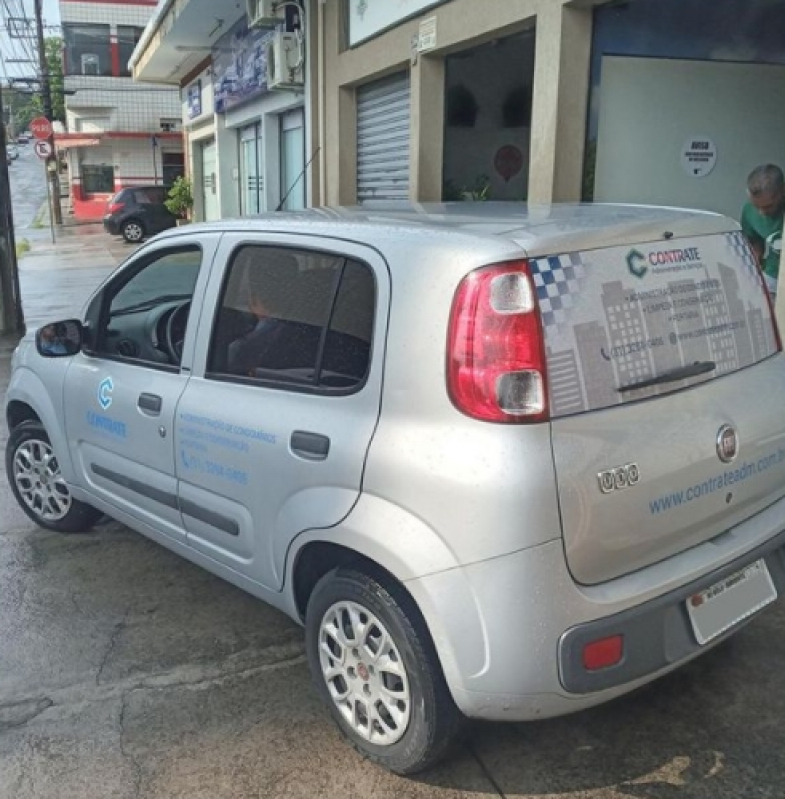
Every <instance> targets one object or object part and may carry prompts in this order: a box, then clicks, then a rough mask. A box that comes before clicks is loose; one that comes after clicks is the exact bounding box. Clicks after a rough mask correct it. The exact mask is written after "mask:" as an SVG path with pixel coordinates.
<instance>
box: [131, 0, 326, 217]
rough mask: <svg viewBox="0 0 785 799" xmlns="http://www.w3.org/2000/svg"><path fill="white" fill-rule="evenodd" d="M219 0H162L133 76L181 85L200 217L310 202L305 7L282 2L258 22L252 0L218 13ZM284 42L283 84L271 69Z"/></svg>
mask: <svg viewBox="0 0 785 799" xmlns="http://www.w3.org/2000/svg"><path fill="white" fill-rule="evenodd" d="M215 2H216V0H179V1H178V2H174V0H159V2H158V8H157V9H156V12H155V14H154V15H153V17H152V19H151V20H150V23H149V25H148V27H147V30H146V32H145V34H144V36H143V37H142V40H141V42H140V44H139V46H138V47H137V49H136V52H135V54H134V57H133V59H132V68H133V73H134V77H135V79H136V80H137V81H140V82H149V81H159V82H160V81H165V82H167V83H169V84H173V85H177V86H180V88H181V90H182V115H183V124H184V133H185V140H186V148H187V162H188V172H189V174H190V175H191V176H192V179H193V186H194V200H195V207H194V215H195V218H196V219H198V220H210V219H218V218H221V217H230V216H239V215H243V216H245V215H251V214H257V213H260V212H264V211H275V210H276V209H278V208H285V209H297V208H302V207H304V206H305V205H306V204H307V203H308V197H309V194H310V188H311V185H310V184H311V173H310V170H309V169H308V168H307V164H308V161H309V159H310V156H311V155H312V152H308V151H307V150H308V148H306V136H305V129H306V110H307V109H306V106H305V97H306V95H307V92H306V84H307V77H306V72H307V67H306V53H305V49H306V45H305V42H304V40H303V29H304V27H305V25H304V20H303V18H302V17H303V15H302V11H301V9H300V8H299V7H298V5H297V4H296V3H295V2H288V3H281V4H280V6H281V13H280V19H279V22H277V23H276V22H274V24H272V25H261V26H258V25H253V24H249V20H248V18H247V16H246V3H245V2H242V3H227V4H225V5H222V6H221V14H220V19H216V14H215V13H214V8H215V5H214V4H215ZM284 9H285V13H284ZM276 42H277V43H278V44H279V45H281V44H282V43H283V42H285V43H286V46H287V47H288V48H289V49H288V56H287V58H288V60H287V62H286V63H287V64H288V66H290V67H294V68H293V69H286V80H285V82H284V83H283V85H282V82H281V81H280V76H279V78H276V77H275V74H274V68H273V70H272V72H271V65H270V61H271V59H272V60H274V49H275V47H276V44H275V43H276ZM278 52H279V55H280V48H279V50H278ZM137 85H142V84H141V83H140V84H137Z"/></svg>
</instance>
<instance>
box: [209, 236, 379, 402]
mask: <svg viewBox="0 0 785 799" xmlns="http://www.w3.org/2000/svg"><path fill="white" fill-rule="evenodd" d="M375 303H376V287H375V281H374V276H373V272H372V271H371V269H370V267H368V266H367V265H366V264H363V263H360V262H357V261H354V260H352V259H348V258H344V257H343V256H340V255H335V254H330V253H321V252H312V251H305V250H295V249H288V248H280V247H267V246H261V245H247V246H244V247H241V248H239V249H238V250H237V252H236V253H235V255H234V257H233V258H232V261H231V263H230V264H229V267H228V271H227V276H226V279H225V281H224V288H223V291H222V296H221V301H220V305H219V308H218V312H217V317H216V322H215V326H214V330H213V334H212V338H211V344H210V352H209V356H208V377H211V378H214V379H216V378H218V379H228V380H238V381H241V382H252V383H253V382H258V383H260V384H264V385H268V386H274V387H284V386H287V387H290V388H300V389H303V390H317V391H324V392H335V391H337V392H347V391H353V390H356V389H357V388H358V387H359V386H360V385H361V384H362V383H363V382H364V380H365V377H366V374H367V372H368V366H369V362H370V354H371V336H372V329H373V320H374V314H375Z"/></svg>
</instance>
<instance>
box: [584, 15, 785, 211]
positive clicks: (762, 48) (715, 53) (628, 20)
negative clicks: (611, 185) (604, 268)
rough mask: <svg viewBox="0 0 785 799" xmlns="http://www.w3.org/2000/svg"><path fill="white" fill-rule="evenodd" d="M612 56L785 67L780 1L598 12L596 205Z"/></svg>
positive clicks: (593, 115)
mask: <svg viewBox="0 0 785 799" xmlns="http://www.w3.org/2000/svg"><path fill="white" fill-rule="evenodd" d="M606 56H632V57H640V58H661V59H681V60H695V61H708V62H739V63H753V64H780V65H781V64H785V4H783V3H781V2H778V0H712V2H711V3H707V2H706V0H628V1H627V2H624V3H611V4H608V5H603V6H600V7H598V8H597V9H596V10H595V12H594V28H593V43H592V61H591V89H590V96H589V101H590V102H589V119H588V126H587V148H586V161H585V169H584V187H583V198H584V200H591V199H593V194H594V179H595V173H594V170H595V156H596V149H597V135H598V130H599V115H600V106H601V103H600V95H601V90H602V64H603V58H605V57H606Z"/></svg>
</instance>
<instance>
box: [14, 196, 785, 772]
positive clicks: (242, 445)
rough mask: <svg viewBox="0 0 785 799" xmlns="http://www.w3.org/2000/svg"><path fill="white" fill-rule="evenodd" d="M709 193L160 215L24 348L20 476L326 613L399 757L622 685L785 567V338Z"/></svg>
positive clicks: (712, 637) (380, 735) (378, 740)
mask: <svg viewBox="0 0 785 799" xmlns="http://www.w3.org/2000/svg"><path fill="white" fill-rule="evenodd" d="M781 350H782V347H781V344H780V340H779V334H778V332H777V329H776V325H775V323H774V319H773V312H772V308H771V304H770V300H769V298H768V295H767V294H766V292H765V290H764V286H763V283H762V280H761V274H760V271H759V269H758V267H757V265H756V262H755V259H754V256H753V255H752V253H751V251H750V249H749V247H748V246H747V244H746V243H745V241H744V239H743V237H742V235H741V233H740V232H739V230H738V226H737V225H736V224H735V223H734V222H732V221H731V220H729V219H727V218H724V217H721V216H716V215H713V214H704V213H698V212H688V211H683V210H675V209H662V208H641V207H625V206H601V205H596V206H568V205H565V206H554V207H553V208H542V209H538V208H527V207H525V206H516V205H507V204H504V205H496V204H493V203H488V204H478V205H477V206H475V205H470V204H456V205H446V206H434V207H418V208H417V209H411V210H396V209H390V210H384V209H377V210H373V211H369V210H368V211H363V210H357V209H355V210H346V209H336V210H329V211H319V212H317V211H313V212H306V213H303V214H293V215H275V216H268V217H262V218H258V219H254V220H243V221H225V222H219V223H215V224H211V225H192V226H188V227H186V228H178V229H176V230H172V231H169V232H167V233H165V234H162V235H160V236H158V237H157V238H155V239H153V240H152V241H150V242H148V243H147V244H146V245H144V246H143V247H142V248H141V249H140V250H138V251H137V252H136V253H135V254H134V255H132V256H131V257H130V258H129V259H128V260H127V261H126V262H125V263H124V264H123V265H122V267H120V268H119V269H118V270H117V271H115V273H114V274H112V275H111V276H110V278H109V279H108V280H107V281H106V282H105V283H104V285H103V286H102V287H101V288H100V289H99V291H98V292H97V293H96V294H95V295H94V296H93V297H92V298H91V300H90V301H89V303H88V305H87V308H86V310H85V313H84V317H83V318H82V319H81V320H65V321H62V322H57V323H54V324H50V325H47V326H45V327H43V328H42V329H40V330H39V331H38V332H37V333H36V334H35V335H29V336H27V337H26V338H25V340H24V341H23V342H22V343H21V345H20V346H19V348H18V350H17V352H16V354H15V358H14V369H13V374H12V379H11V383H10V388H9V391H8V396H7V402H6V418H7V421H8V425H9V428H10V431H11V433H10V438H9V442H8V449H7V466H8V474H9V477H10V480H11V485H12V488H13V491H14V494H15V496H16V497H17V499H18V501H19V503H20V505H21V506H22V508H23V509H24V510H25V511H26V512H27V513H28V515H29V516H30V517H31V518H32V519H34V520H35V521H36V522H38V523H39V524H40V525H42V526H44V527H46V528H49V529H51V530H57V531H61V532H73V531H82V530H85V529H87V528H88V527H89V526H90V524H91V523H93V522H94V521H95V520H96V519H97V518H98V517H99V515H100V514H102V513H105V514H108V515H110V516H112V517H114V518H115V519H118V520H120V521H122V522H124V523H125V524H127V525H128V526H130V527H132V528H134V529H136V530H138V531H139V532H141V533H143V534H144V535H146V536H148V537H150V538H152V539H153V540H155V541H157V542H159V543H160V544H162V545H163V546H165V547H168V548H169V549H171V550H173V551H175V552H178V553H179V554H181V555H183V556H184V557H186V558H188V559H189V560H191V561H193V562H194V563H196V564H199V565H200V566H203V567H204V568H206V569H208V570H209V571H211V572H214V573H215V574H217V575H220V576H221V577H223V578H225V579H226V580H229V581H230V582H232V583H234V584H235V585H237V586H240V587H241V588H244V589H245V590H247V591H249V592H250V593H252V594H254V595H255V596H257V597H259V598H260V599H263V600H265V601H266V602H269V603H270V604H272V605H274V606H276V607H277V608H280V609H281V610H282V611H284V612H285V613H287V614H288V615H289V616H291V617H292V618H293V619H295V620H297V621H298V622H300V623H302V624H303V625H304V626H305V636H306V645H307V653H308V660H309V663H310V668H311V671H312V673H313V678H314V681H315V683H316V686H317V690H318V691H319V693H320V694H321V695H322V697H323V699H324V701H325V702H326V703H327V705H328V706H329V708H330V710H331V712H332V715H333V716H334V718H335V720H336V722H337V724H338V726H339V727H340V728H341V730H342V731H343V733H344V734H345V736H346V737H347V738H348V740H349V741H350V742H351V744H352V745H354V746H355V747H356V748H357V749H358V750H360V751H361V752H362V753H364V754H365V755H366V756H367V757H369V758H370V759H372V760H374V761H376V762H378V763H380V764H383V765H384V766H386V767H387V768H389V769H391V770H393V771H396V772H398V773H402V774H406V773H412V772H415V771H417V770H420V769H423V768H425V767H427V766H429V765H430V764H432V763H433V762H435V761H436V760H437V759H438V758H439V757H441V756H442V755H443V754H444V753H445V752H446V751H447V749H448V747H449V746H450V743H451V742H452V741H454V740H455V738H456V736H457V735H458V733H459V731H460V729H461V726H462V721H463V720H464V719H465V718H466V717H471V718H484V719H494V720H516V721H519V720H529V719H540V718H544V717H548V716H556V715H559V714H565V713H570V712H573V711H577V710H581V709H583V708H587V707H590V706H592V705H596V704H598V703H601V702H605V701H607V700H609V699H612V698H614V697H617V696H619V695H621V694H624V693H625V692H628V691H630V690H632V689H634V688H637V687H638V686H640V685H642V684H644V683H646V682H648V681H650V680H652V679H654V678H656V677H659V676H660V675H662V674H665V673H666V672H668V671H670V670H672V669H674V668H676V667H677V666H679V665H681V664H682V663H685V662H686V661H688V660H690V659H692V658H694V657H696V656H698V655H699V654H701V653H702V652H704V651H706V650H707V649H709V648H711V647H712V646H714V645H716V644H717V643H718V642H720V641H722V640H723V639H725V638H727V637H728V636H729V635H731V634H733V633H734V632H735V631H737V630H738V629H739V628H740V626H742V625H743V624H744V623H746V622H748V621H749V620H751V619H752V618H754V617H755V615H756V614H757V613H758V612H759V611H761V610H762V609H763V608H765V607H766V606H768V605H770V604H772V603H773V602H774V601H775V600H776V599H777V597H778V595H779V594H780V593H781V592H782V591H783V590H784V589H785V558H784V557H783V549H782V547H783V544H784V543H785V414H783V413H782V410H781V404H780V401H779V398H781V397H783V396H785V359H783V355H782V351H781Z"/></svg>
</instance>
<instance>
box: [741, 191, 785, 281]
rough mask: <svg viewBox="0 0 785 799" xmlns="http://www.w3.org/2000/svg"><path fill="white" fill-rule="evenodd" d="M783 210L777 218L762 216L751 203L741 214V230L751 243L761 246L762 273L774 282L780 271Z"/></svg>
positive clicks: (784, 210)
mask: <svg viewBox="0 0 785 799" xmlns="http://www.w3.org/2000/svg"><path fill="white" fill-rule="evenodd" d="M784 213H785V208H783V209H782V210H781V211H780V212H779V214H777V216H764V215H763V214H762V213H761V212H760V211H759V210H758V209H757V208H756V207H755V206H754V205H753V204H752V203H747V204H746V205H745V206H744V209H743V211H742V212H741V229H742V230H743V231H744V235H745V236H746V237H747V238H748V239H749V240H750V241H752V242H758V243H760V244H761V245H762V246H763V261H762V263H761V266H762V267H763V271H764V272H765V273H766V274H767V275H768V276H769V277H773V278H774V279H775V280H776V279H777V276H778V275H779V271H780V254H781V253H782V219H783V214H784Z"/></svg>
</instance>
